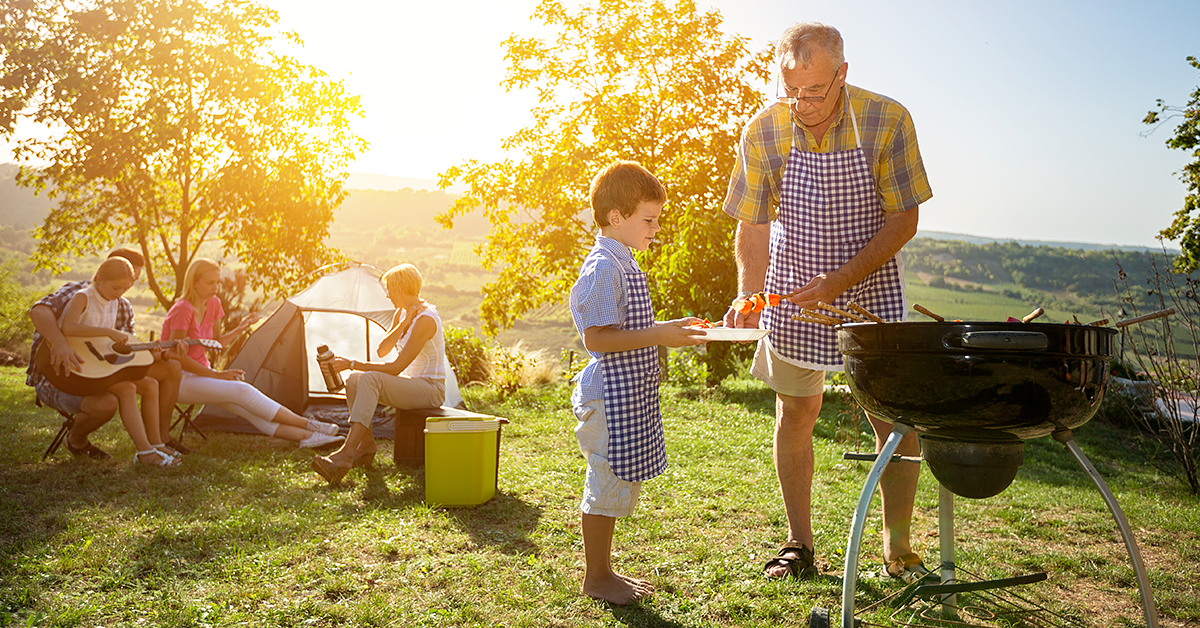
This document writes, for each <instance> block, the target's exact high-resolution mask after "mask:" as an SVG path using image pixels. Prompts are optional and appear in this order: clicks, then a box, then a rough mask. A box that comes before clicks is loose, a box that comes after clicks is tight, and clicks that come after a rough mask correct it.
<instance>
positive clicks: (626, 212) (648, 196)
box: [590, 161, 667, 227]
mask: <svg viewBox="0 0 1200 628" xmlns="http://www.w3.org/2000/svg"><path fill="white" fill-rule="evenodd" d="M590 195H591V202H592V219H593V220H595V221H596V224H597V225H598V226H601V227H607V226H608V214H609V213H610V212H611V211H612V210H614V209H615V210H617V211H619V212H621V215H622V216H624V217H626V218H628V217H630V216H632V215H633V214H634V212H636V211H637V207H638V205H639V204H641V203H646V202H651V203H665V202H667V189H666V188H664V187H663V184H662V182H660V181H659V180H658V178H657V177H655V176H654V175H653V174H650V171H649V170H646V169H645V168H643V167H642V165H641V164H639V163H638V162H636V161H618V162H615V163H612V164H609V165H607V166H605V167H604V168H603V169H601V170H600V172H599V173H598V174H597V175H596V178H594V179H592V187H591V190H590Z"/></svg>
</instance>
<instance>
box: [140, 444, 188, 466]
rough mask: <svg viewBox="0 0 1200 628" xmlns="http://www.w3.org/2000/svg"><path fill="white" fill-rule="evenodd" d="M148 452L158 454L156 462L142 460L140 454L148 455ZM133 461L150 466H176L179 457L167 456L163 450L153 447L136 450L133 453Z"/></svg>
mask: <svg viewBox="0 0 1200 628" xmlns="http://www.w3.org/2000/svg"><path fill="white" fill-rule="evenodd" d="M150 454H156V455H157V456H158V462H146V461H145V460H142V456H149V455H150ZM133 461H134V462H137V463H140V464H148V465H150V466H152V467H176V466H179V462H180V460H179V458H176V457H175V456H169V455H167V454H166V453H165V452H162V451H159V450H158V449H153V448H152V449H147V450H145V451H139V452H137V453H136V454H134V455H133Z"/></svg>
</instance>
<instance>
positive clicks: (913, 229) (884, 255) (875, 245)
mask: <svg viewBox="0 0 1200 628" xmlns="http://www.w3.org/2000/svg"><path fill="white" fill-rule="evenodd" d="M917 215H918V214H917V208H915V207H914V208H912V209H910V210H908V211H904V212H896V213H894V214H888V219H887V221H886V222H884V223H883V227H881V228H880V229H879V232H878V233H876V234H875V236H874V237H873V238H871V240H870V241H869V242H867V245H866V246H864V247H863V248H862V250H861V251H859V252H858V253H857V254H855V256H854V257H852V258H850V261H848V262H846V263H845V264H844V265H843V266H842V267H841V268H839V269H837V270H836V271H834V272H832V273H829V274H828V275H827V277H828V278H829V279H832V280H833V281H835V282H836V283H837V286H838V288H840V291H843V292H844V291H845V290H847V289H849V288H850V286H853V285H854V284H857V283H858V282H860V281H862V280H863V278H865V277H866V276H867V275H869V274H871V273H873V272H875V270H876V269H878V268H879V267H880V266H883V265H884V264H886V263H887V261H888V260H890V259H892V258H893V257H895V255H896V253H899V252H900V249H902V248H904V245H905V244H907V243H908V241H909V240H911V239H912V237H913V236H914V235H916V233H917Z"/></svg>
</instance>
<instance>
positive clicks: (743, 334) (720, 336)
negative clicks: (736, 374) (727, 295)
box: [688, 327, 771, 342]
mask: <svg viewBox="0 0 1200 628" xmlns="http://www.w3.org/2000/svg"><path fill="white" fill-rule="evenodd" d="M688 329H700V330H701V331H703V332H704V336H705V338H707V339H708V340H743V341H747V342H748V341H751V340H758V339H759V338H762V337H763V336H766V335H767V334H769V333H771V331H770V330H769V329H735V328H733V327H709V328H707V329H703V328H699V327H688Z"/></svg>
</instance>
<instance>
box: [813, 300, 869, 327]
mask: <svg viewBox="0 0 1200 628" xmlns="http://www.w3.org/2000/svg"><path fill="white" fill-rule="evenodd" d="M817 307H819V308H821V309H824V310H829V311H830V312H833V313H834V314H838V315H840V316H845V317H846V318H848V319H850V320H852V321H854V322H856V323H861V322H863V318H862V317H861V316H859V315H857V314H851V313H850V312H847V311H846V310H843V309H839V308H836V307H834V306H832V305H830V304H828V303H825V302H824V301H817Z"/></svg>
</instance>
